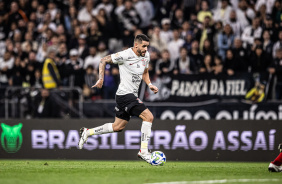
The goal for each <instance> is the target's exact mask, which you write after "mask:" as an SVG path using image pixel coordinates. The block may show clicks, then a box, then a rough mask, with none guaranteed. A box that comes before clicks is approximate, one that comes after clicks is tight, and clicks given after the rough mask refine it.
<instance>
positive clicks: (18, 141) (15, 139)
mask: <svg viewBox="0 0 282 184" xmlns="http://www.w3.org/2000/svg"><path fill="white" fill-rule="evenodd" d="M22 126H23V125H22V124H21V123H19V124H17V125H14V126H9V125H6V124H4V123H1V127H2V134H1V145H2V148H3V149H4V150H5V151H6V152H7V153H16V152H17V151H19V149H20V148H21V146H22V143H23V136H22V133H21V128H22Z"/></svg>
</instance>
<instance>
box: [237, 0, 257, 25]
mask: <svg viewBox="0 0 282 184" xmlns="http://www.w3.org/2000/svg"><path fill="white" fill-rule="evenodd" d="M238 5H239V6H238V10H237V16H238V19H239V20H240V21H242V22H243V24H244V25H245V26H247V25H249V24H250V23H251V22H252V20H253V19H254V18H255V16H256V14H255V12H254V10H253V9H252V7H250V6H249V3H248V1H247V0H240V1H239V4H238Z"/></svg>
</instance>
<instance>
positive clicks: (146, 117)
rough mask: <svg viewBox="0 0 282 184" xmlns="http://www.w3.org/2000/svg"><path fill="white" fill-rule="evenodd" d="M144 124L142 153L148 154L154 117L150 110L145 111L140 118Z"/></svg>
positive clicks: (142, 128) (142, 129) (142, 127)
mask: <svg viewBox="0 0 282 184" xmlns="http://www.w3.org/2000/svg"><path fill="white" fill-rule="evenodd" d="M139 117H140V118H141V119H142V120H143V122H142V126H141V149H140V151H141V153H147V152H148V142H149V140H150V137H151V129H152V123H153V120H154V116H153V114H152V113H151V111H150V110H149V109H145V110H144V111H143V112H142V113H141V114H140V116H139Z"/></svg>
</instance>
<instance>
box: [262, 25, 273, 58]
mask: <svg viewBox="0 0 282 184" xmlns="http://www.w3.org/2000/svg"><path fill="white" fill-rule="evenodd" d="M262 37H263V44H262V45H263V50H264V51H265V53H266V54H267V57H268V58H269V60H272V48H273V43H272V41H271V39H270V34H269V31H268V30H265V31H264V32H263V34H262Z"/></svg>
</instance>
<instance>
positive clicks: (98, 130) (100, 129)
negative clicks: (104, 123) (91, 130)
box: [95, 128, 103, 132]
mask: <svg viewBox="0 0 282 184" xmlns="http://www.w3.org/2000/svg"><path fill="white" fill-rule="evenodd" d="M102 130H103V128H98V129H97V130H95V132H100V131H102Z"/></svg>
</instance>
